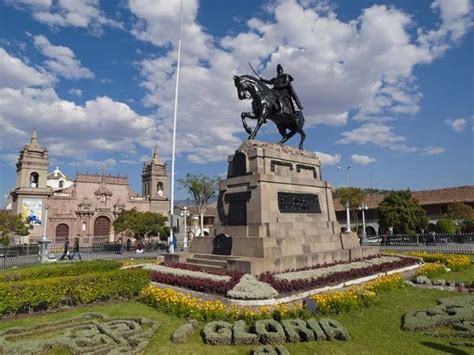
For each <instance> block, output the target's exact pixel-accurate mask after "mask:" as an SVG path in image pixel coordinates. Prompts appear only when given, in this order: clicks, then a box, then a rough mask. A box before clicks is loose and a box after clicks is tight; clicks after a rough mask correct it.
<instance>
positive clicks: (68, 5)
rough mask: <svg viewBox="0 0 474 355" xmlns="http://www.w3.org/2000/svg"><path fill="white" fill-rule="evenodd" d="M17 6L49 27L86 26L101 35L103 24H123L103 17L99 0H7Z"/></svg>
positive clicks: (115, 25)
mask: <svg viewBox="0 0 474 355" xmlns="http://www.w3.org/2000/svg"><path fill="white" fill-rule="evenodd" d="M9 2H10V3H11V4H13V5H14V6H15V7H17V8H22V9H27V10H29V11H31V13H32V16H33V18H34V19H35V20H37V21H39V22H41V23H45V24H47V25H49V26H51V27H67V26H72V27H79V28H87V29H88V30H89V31H90V32H91V33H92V34H94V35H101V34H102V32H103V29H102V28H103V27H104V26H109V27H114V28H123V25H122V24H121V23H120V22H118V21H116V20H113V19H109V18H107V17H105V15H104V13H103V12H102V11H101V10H100V6H99V0H56V1H53V0H16V1H7V3H9Z"/></svg>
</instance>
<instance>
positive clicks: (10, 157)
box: [0, 153, 18, 166]
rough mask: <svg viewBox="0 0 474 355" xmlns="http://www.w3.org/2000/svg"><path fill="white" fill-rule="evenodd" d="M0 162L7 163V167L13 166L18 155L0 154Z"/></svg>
mask: <svg viewBox="0 0 474 355" xmlns="http://www.w3.org/2000/svg"><path fill="white" fill-rule="evenodd" d="M0 160H3V161H5V162H7V163H8V165H11V166H15V164H16V163H17V162H18V154H15V153H7V154H1V155H0Z"/></svg>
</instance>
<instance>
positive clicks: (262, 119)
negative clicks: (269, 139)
mask: <svg viewBox="0 0 474 355" xmlns="http://www.w3.org/2000/svg"><path fill="white" fill-rule="evenodd" d="M267 116H268V111H267V110H266V109H264V110H263V112H262V114H261V115H260V117H257V119H258V121H257V125H256V126H255V128H254V130H253V132H252V133H251V134H250V135H249V138H248V139H255V137H256V136H257V133H258V130H259V129H260V127H262V124H264V123H265V122H266V119H267Z"/></svg>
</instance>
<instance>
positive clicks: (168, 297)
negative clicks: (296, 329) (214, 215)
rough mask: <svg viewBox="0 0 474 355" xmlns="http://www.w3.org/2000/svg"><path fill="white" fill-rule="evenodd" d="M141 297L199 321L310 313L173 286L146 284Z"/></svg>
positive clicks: (300, 306) (295, 306)
mask: <svg viewBox="0 0 474 355" xmlns="http://www.w3.org/2000/svg"><path fill="white" fill-rule="evenodd" d="M140 300H141V301H142V302H144V303H146V304H148V305H149V306H152V307H155V308H157V309H159V310H160V311H162V312H165V313H167V314H171V315H174V316H179V317H185V318H193V319H197V320H227V321H229V320H239V319H244V320H247V321H251V320H256V319H264V318H274V319H277V320H279V319H283V318H292V317H306V316H307V312H305V311H304V310H303V307H302V305H301V304H292V305H285V304H282V305H277V306H275V307H273V308H269V307H259V308H248V307H242V306H235V305H226V304H224V303H222V302H221V301H218V300H213V301H203V300H201V299H199V298H197V297H194V296H191V295H189V294H184V293H181V292H178V291H175V290H173V289H170V288H160V287H155V286H147V287H145V288H144V289H143V290H142V292H141V295H140Z"/></svg>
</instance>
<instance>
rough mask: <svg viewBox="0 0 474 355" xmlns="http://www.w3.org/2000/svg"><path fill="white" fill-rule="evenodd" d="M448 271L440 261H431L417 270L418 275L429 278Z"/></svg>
mask: <svg viewBox="0 0 474 355" xmlns="http://www.w3.org/2000/svg"><path fill="white" fill-rule="evenodd" d="M446 272H447V270H446V267H445V266H444V265H442V264H438V263H429V264H425V265H423V266H422V267H420V268H419V269H418V270H417V271H416V275H417V276H426V277H429V278H432V277H435V276H438V275H441V274H445V273H446Z"/></svg>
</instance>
